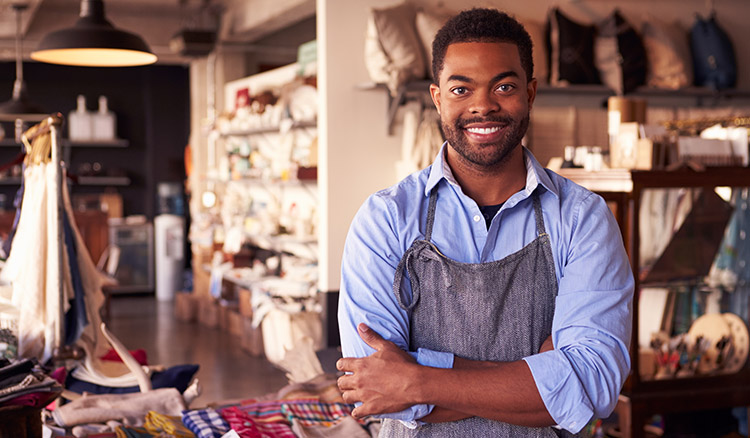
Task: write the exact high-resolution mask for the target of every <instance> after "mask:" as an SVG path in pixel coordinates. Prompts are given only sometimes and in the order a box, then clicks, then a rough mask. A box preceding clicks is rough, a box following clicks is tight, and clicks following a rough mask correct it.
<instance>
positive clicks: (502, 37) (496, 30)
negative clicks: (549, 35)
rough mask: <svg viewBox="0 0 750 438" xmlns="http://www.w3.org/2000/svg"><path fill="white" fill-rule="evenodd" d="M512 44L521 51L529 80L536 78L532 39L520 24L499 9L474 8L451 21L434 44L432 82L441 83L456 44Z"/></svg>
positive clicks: (438, 35)
mask: <svg viewBox="0 0 750 438" xmlns="http://www.w3.org/2000/svg"><path fill="white" fill-rule="evenodd" d="M473 42H490V43H506V42H507V43H513V44H515V45H516V46H517V47H518V55H519V56H520V58H521V67H523V69H524V70H525V71H526V80H528V81H530V80H531V79H532V78H533V77H534V60H533V59H532V47H533V44H532V42H531V37H530V36H529V33H528V32H526V29H525V28H524V27H523V25H522V24H521V23H519V22H518V21H516V19H514V18H513V17H511V16H510V15H508V14H506V13H505V12H500V11H498V10H497V9H486V8H474V9H469V10H465V11H462V12H461V13H459V14H458V15H456V16H454V17H452V18H451V19H450V20H448V22H447V23H445V25H444V26H443V27H442V28H441V29H440V30H439V31H438V33H437V35H435V39H434V40H433V42H432V80H433V82H435V84H438V83H439V77H440V72H441V71H443V64H444V61H445V52H446V51H447V50H448V46H449V45H451V44H455V43H473Z"/></svg>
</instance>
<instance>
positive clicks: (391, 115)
mask: <svg viewBox="0 0 750 438" xmlns="http://www.w3.org/2000/svg"><path fill="white" fill-rule="evenodd" d="M405 96H406V87H405V86H403V85H402V86H400V87H398V90H397V91H396V96H392V95H391V93H390V92H389V93H388V135H393V122H394V121H395V120H396V113H397V112H398V108H399V107H400V106H401V104H403V103H404V98H405Z"/></svg>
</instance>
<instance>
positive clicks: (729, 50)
mask: <svg viewBox="0 0 750 438" xmlns="http://www.w3.org/2000/svg"><path fill="white" fill-rule="evenodd" d="M690 50H691V52H692V55H693V73H694V76H695V85H698V86H704V87H709V88H712V89H715V90H721V89H725V88H732V87H734V86H735V84H736V83H737V61H736V59H735V55H734V47H733V46H732V41H731V40H730V39H729V36H728V35H727V34H726V32H724V30H723V29H722V28H721V27H720V26H719V25H718V23H717V22H716V17H715V15H714V14H711V16H710V17H709V18H708V19H706V20H704V19H703V18H701V17H700V15H697V16H696V19H695V23H694V24H693V27H692V28H691V29H690Z"/></svg>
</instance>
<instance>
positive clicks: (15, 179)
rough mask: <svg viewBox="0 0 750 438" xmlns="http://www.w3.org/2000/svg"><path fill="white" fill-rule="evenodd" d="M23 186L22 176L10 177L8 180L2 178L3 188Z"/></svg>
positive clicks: (0, 181)
mask: <svg viewBox="0 0 750 438" xmlns="http://www.w3.org/2000/svg"><path fill="white" fill-rule="evenodd" d="M20 184H21V177H20V176H10V177H6V178H0V185H3V186H17V185H20Z"/></svg>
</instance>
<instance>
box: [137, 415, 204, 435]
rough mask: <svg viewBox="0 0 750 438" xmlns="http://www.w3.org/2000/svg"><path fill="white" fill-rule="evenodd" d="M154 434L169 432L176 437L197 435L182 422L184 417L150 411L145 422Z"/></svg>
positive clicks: (144, 425)
mask: <svg viewBox="0 0 750 438" xmlns="http://www.w3.org/2000/svg"><path fill="white" fill-rule="evenodd" d="M143 427H145V428H146V430H148V431H149V432H151V433H153V434H154V435H158V434H168V435H169V436H171V437H175V438H193V437H195V435H194V434H193V432H191V431H190V430H189V429H188V428H186V427H185V425H184V424H182V417H178V416H173V415H164V414H160V413H158V412H155V411H148V414H146V422H145V423H144V424H143Z"/></svg>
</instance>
